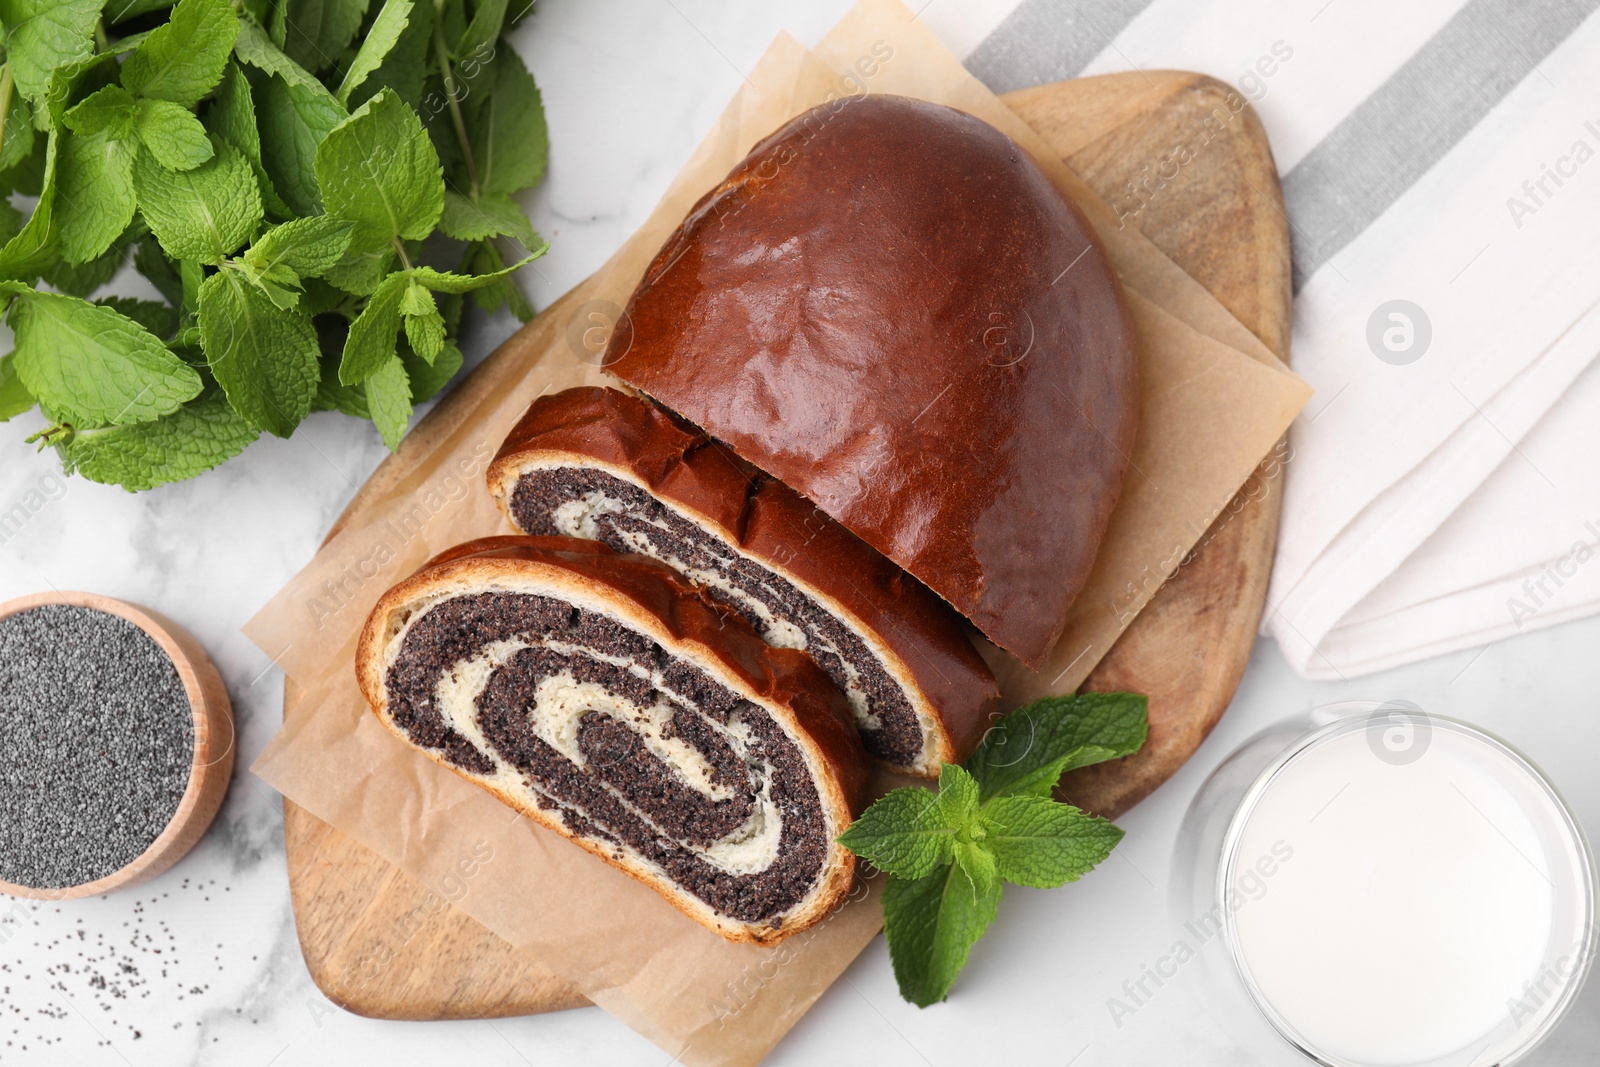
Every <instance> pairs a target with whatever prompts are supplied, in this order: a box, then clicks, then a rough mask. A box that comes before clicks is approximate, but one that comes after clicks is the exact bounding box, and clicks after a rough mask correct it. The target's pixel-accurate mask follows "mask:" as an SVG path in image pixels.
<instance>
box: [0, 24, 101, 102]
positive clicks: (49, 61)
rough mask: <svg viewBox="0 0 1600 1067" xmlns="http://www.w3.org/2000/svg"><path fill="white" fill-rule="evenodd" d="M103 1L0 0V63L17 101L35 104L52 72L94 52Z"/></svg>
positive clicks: (43, 91)
mask: <svg viewBox="0 0 1600 1067" xmlns="http://www.w3.org/2000/svg"><path fill="white" fill-rule="evenodd" d="M102 2H103V0H0V23H4V28H5V35H6V61H7V63H9V64H10V67H11V75H12V77H13V78H14V79H16V83H17V89H18V90H19V91H21V93H22V95H23V96H25V97H27V98H28V99H29V100H31V101H33V102H34V103H35V104H37V103H38V102H39V101H40V100H41V99H42V98H43V97H44V93H45V90H46V89H48V88H49V86H50V75H51V74H52V73H53V72H54V71H55V69H56V68H57V67H60V66H64V65H66V64H68V63H72V62H74V61H76V60H82V59H87V58H89V57H90V55H91V54H92V53H93V51H94V23H95V20H96V19H97V18H99V17H100V5H101V3H102Z"/></svg>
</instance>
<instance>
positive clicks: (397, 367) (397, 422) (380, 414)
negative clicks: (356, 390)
mask: <svg viewBox="0 0 1600 1067" xmlns="http://www.w3.org/2000/svg"><path fill="white" fill-rule="evenodd" d="M362 384H363V385H364V386H365V387H366V391H367V410H368V411H370V412H371V413H372V421H373V422H374V423H375V424H376V425H377V427H378V432H379V433H381V434H383V443H384V444H386V445H388V446H389V451H391V452H393V451H395V450H396V449H398V448H399V447H400V439H401V438H402V437H404V436H405V435H406V427H407V426H408V425H409V424H410V422H411V379H410V378H409V377H408V376H407V375H406V368H405V364H404V363H402V362H401V361H400V357H399V356H390V357H389V361H388V362H387V363H385V364H384V365H383V366H381V367H379V368H378V369H377V370H376V371H374V372H373V373H372V374H371V375H369V376H368V377H367V379H366V381H365V382H364V383H362Z"/></svg>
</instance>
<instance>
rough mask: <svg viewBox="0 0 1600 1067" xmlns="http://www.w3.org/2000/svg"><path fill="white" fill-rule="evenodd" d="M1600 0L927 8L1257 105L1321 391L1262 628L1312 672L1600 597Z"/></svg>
mask: <svg viewBox="0 0 1600 1067" xmlns="http://www.w3.org/2000/svg"><path fill="white" fill-rule="evenodd" d="M913 6H914V7H915V6H916V4H915V0H913ZM1597 7H1600V0H1541V2H1540V3H1526V2H1523V0H1466V2H1462V0H1416V2H1413V3H1407V4H1378V3H1375V2H1372V0H1304V2H1290V3H1284V2H1282V0H1021V2H1020V3H1018V2H1016V0H977V2H975V3H969V4H958V3H955V2H954V0H935V2H934V3H932V4H930V5H928V7H927V8H925V9H924V12H923V14H922V17H923V18H924V19H925V20H926V21H927V22H928V23H929V24H930V25H931V26H932V27H933V28H934V29H935V31H936V32H938V33H940V35H941V36H943V37H944V38H945V40H946V43H948V44H949V45H950V46H951V47H952V48H954V49H955V50H956V51H957V53H958V54H961V55H964V56H965V58H966V63H967V65H968V67H969V68H971V69H972V70H973V71H974V73H976V74H977V75H978V76H979V77H980V78H982V79H983V80H984V81H986V82H987V83H988V84H989V85H990V86H991V87H992V88H994V89H996V90H1000V91H1006V90H1010V89H1015V88H1020V87H1023V86H1027V85H1035V84H1039V83H1042V82H1048V81H1057V80H1060V79H1063V78H1069V77H1075V76H1078V75H1086V74H1100V73H1107V72H1111V71H1119V70H1133V69H1152V68H1183V69H1192V70H1200V71H1205V72H1207V73H1210V74H1213V75H1215V76H1217V77H1219V78H1221V79H1223V80H1225V81H1228V82H1230V83H1232V84H1233V85H1235V86H1236V87H1237V88H1238V89H1239V91H1240V92H1241V93H1242V94H1243V95H1244V96H1246V97H1247V98H1249V99H1250V100H1251V101H1252V102H1253V103H1254V105H1255V107H1256V110H1257V111H1258V112H1259V113H1260V115H1261V118H1262V121H1263V123H1264V124H1265V126H1266V128H1267V131H1268V134H1269V135H1270V137H1271V140H1272V145H1273V151H1274V153H1275V156H1276V159H1277V162H1278V167H1279V171H1280V173H1281V175H1282V178H1283V189H1284V198H1285V202H1286V205H1287V211H1288V216H1289V224H1290V229H1291V235H1292V238H1293V243H1294V255H1295V263H1294V278H1295V330H1294V341H1293V343H1294V354H1293V362H1294V367H1295V370H1296V371H1298V372H1299V373H1300V374H1301V375H1302V376H1303V377H1305V378H1306V379H1307V380H1309V381H1310V382H1311V383H1312V384H1313V385H1314V386H1315V387H1316V389H1317V396H1316V398H1314V399H1313V401H1312V402H1311V404H1310V405H1309V406H1308V408H1307V410H1306V412H1305V413H1304V414H1303V415H1302V416H1301V417H1300V419H1299V421H1298V422H1296V424H1295V426H1294V428H1293V430H1292V432H1291V444H1292V446H1293V460H1292V462H1291V463H1290V465H1289V473H1288V478H1287V484H1286V486H1285V498H1284V511H1283V525H1282V530H1281V533H1280V536H1279V547H1278V558H1277V564H1276V567H1275V570H1274V574H1273V581H1272V586H1271V589H1270V591H1269V594H1268V610H1267V615H1266V618H1265V620H1264V629H1266V630H1267V631H1268V632H1270V633H1271V634H1272V635H1273V636H1274V637H1276V638H1277V640H1278V642H1279V644H1280V645H1281V646H1282V648H1283V651H1284V655H1285V656H1286V657H1287V658H1288V660H1289V662H1290V663H1291V665H1293V666H1294V668H1295V669H1296V670H1297V671H1299V672H1300V673H1302V674H1304V675H1306V676H1308V677H1315V678H1339V677H1351V676H1354V675H1357V674H1361V673H1365V672H1368V671H1373V670H1377V669H1380V668H1384V667H1390V666H1395V665H1398V664H1401V663H1405V662H1409V661H1412V660H1417V659H1421V658H1423V657H1425V656H1431V655H1435V654H1438V653H1441V652H1446V651H1451V650H1454V649H1459V648H1467V647H1472V646H1476V645H1480V644H1483V643H1486V642H1488V641H1491V640H1495V639H1498V638H1501V637H1505V636H1509V635H1511V634H1515V633H1518V632H1521V631H1526V630H1530V629H1533V628H1536V627H1541V626H1547V625H1550V624H1552V623H1556V622H1559V621H1562V620H1564V619H1568V618H1573V617H1577V616H1580V615H1584V614H1590V613H1593V612H1595V611H1596V610H1600V562H1596V559H1597V557H1600V448H1597V446H1600V366H1596V365H1594V364H1595V362H1596V361H1595V356H1596V354H1597V353H1600V17H1596V14H1595V11H1596V8H1597Z"/></svg>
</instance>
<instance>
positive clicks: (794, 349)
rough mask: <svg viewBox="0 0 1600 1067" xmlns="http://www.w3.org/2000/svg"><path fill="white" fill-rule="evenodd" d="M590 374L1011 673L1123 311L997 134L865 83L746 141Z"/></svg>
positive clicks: (1101, 492)
mask: <svg viewBox="0 0 1600 1067" xmlns="http://www.w3.org/2000/svg"><path fill="white" fill-rule="evenodd" d="M606 362H607V365H608V366H609V368H610V370H611V371H612V373H614V374H616V375H617V376H618V377H619V378H621V379H623V380H624V381H626V382H629V383H630V384H632V385H634V386H636V387H637V388H639V389H640V390H642V391H643V392H645V393H647V394H649V395H650V396H652V397H654V398H655V399H657V400H659V401H660V402H662V403H663V404H665V405H666V406H667V407H669V408H671V409H673V410H674V411H676V412H678V413H680V414H681V415H683V416H684V417H686V418H688V419H689V420H690V421H692V422H693V423H695V424H696V425H698V426H700V427H702V428H704V430H705V431H706V432H707V433H709V434H710V435H711V436H713V437H715V438H717V439H719V440H722V441H726V442H727V443H728V444H730V445H731V446H732V447H733V449H734V450H735V451H736V452H738V453H739V455H741V456H742V457H744V458H745V459H747V460H749V461H751V462H753V463H755V464H756V465H757V466H758V467H760V468H761V469H763V470H765V471H767V472H768V473H770V474H772V475H774V476H775V477H777V478H779V479H781V480H782V481H784V482H787V483H788V484H789V485H791V486H793V487H794V488H795V489H797V490H799V491H800V492H801V493H802V494H804V495H805V496H807V497H809V498H810V499H811V500H813V501H815V502H816V503H817V504H818V505H819V506H820V507H821V508H822V509H823V510H824V511H826V512H827V513H828V514H830V515H832V516H833V517H834V518H836V519H838V520H839V521H840V522H842V523H843V524H844V525H845V526H846V527H848V528H849V529H850V530H851V531H853V532H854V533H856V534H858V535H859V536H861V537H862V538H863V539H864V540H865V541H866V542H867V543H868V544H870V545H872V546H873V547H874V548H876V549H878V550H879V551H880V552H882V553H883V554H885V555H886V556H888V557H889V558H890V559H892V560H894V561H895V562H896V563H898V564H900V565H901V566H902V567H904V568H905V569H906V570H908V571H910V572H911V573H912V574H914V575H916V576H917V577H918V578H920V579H921V580H922V581H923V582H924V583H926V584H927V585H928V586H929V587H930V588H932V589H933V591H934V592H936V593H938V594H939V595H941V596H943V597H944V598H945V599H946V600H948V601H949V602H950V603H951V604H953V605H954V606H955V607H956V608H957V610H959V611H960V612H961V613H962V614H964V615H966V616H967V617H968V618H969V619H971V620H972V621H973V623H974V624H975V625H977V627H978V628H979V629H980V630H982V631H983V632H984V633H985V634H986V635H988V637H989V638H990V639H992V640H993V641H994V642H995V643H996V644H998V645H1000V646H1001V647H1002V648H1005V649H1007V650H1008V651H1010V652H1012V653H1014V654H1015V655H1017V656H1018V657H1020V658H1021V659H1022V660H1024V661H1025V662H1027V663H1029V664H1030V665H1037V664H1038V663H1039V662H1040V661H1041V660H1042V659H1043V658H1044V656H1045V654H1046V653H1047V652H1048V651H1049V650H1050V648H1051V647H1052V646H1053V645H1054V643H1055V641H1056V639H1057V638H1058V637H1059V636H1060V634H1061V629H1062V627H1063V625H1064V624H1065V619H1066V612H1067V609H1068V607H1069V606H1070V605H1071V603H1072V601H1073V599H1074V598H1075V597H1076V596H1077V595H1078V592H1079V590H1081V589H1082V587H1083V584H1084V581H1085V580H1086V578H1087V576H1088V573H1089V568H1090V565H1091V564H1092V563H1093V561H1094V556H1095V553H1096V551H1097V550H1098V548H1099V544H1100V539H1101V537H1102V536H1103V535H1104V533H1105V528H1106V524H1107V522H1108V521H1109V519H1110V516H1111V510H1112V508H1113V507H1114V506H1115V504H1116V499H1117V495H1118V492H1119V491H1120V488H1121V484H1122V475H1123V470H1124V467H1125V466H1126V464H1127V457H1128V455H1129V454H1130V453H1131V451H1132V446H1133V436H1134V430H1135V424H1136V420H1137V404H1138V383H1137V361H1136V353H1135V340H1134V332H1133V325H1132V322H1131V320H1130V318H1129V316H1128V312H1127V308H1126V305H1125V303H1124V301H1123V297H1122V294H1121V290H1120V287H1119V284H1118V282H1117V278H1116V275H1115V273H1114V272H1113V271H1112V268H1111V266H1110V263H1109V261H1108V260H1107V258H1106V255H1105V252H1104V251H1103V249H1102V248H1101V247H1100V245H1099V243H1098V241H1097V240H1096V239H1095V237H1094V234H1093V231H1092V229H1091V228H1090V226H1089V224H1088V223H1087V222H1086V221H1085V219H1084V218H1083V216H1082V215H1081V214H1080V213H1079V212H1078V210H1077V209H1076V208H1075V207H1074V206H1072V205H1071V204H1069V203H1067V202H1066V201H1065V200H1064V199H1063V198H1062V197H1061V195H1060V194H1059V193H1058V192H1057V191H1056V189H1055V187H1054V186H1052V185H1051V184H1050V181H1049V179H1048V178H1047V177H1045V175H1044V173H1043V172H1042V171H1041V170H1040V169H1039V168H1038V166H1037V165H1036V164H1035V163H1034V162H1033V160H1032V159H1030V158H1029V157H1028V155H1027V153H1026V152H1024V151H1023V150H1022V149H1021V148H1020V147H1018V146H1017V145H1016V144H1015V143H1014V142H1013V141H1011V140H1010V139H1009V138H1007V137H1006V136H1005V135H1004V134H1002V133H1000V132H999V131H998V130H996V129H994V128H993V127H991V126H989V125H987V124H986V123H984V122H981V121H979V120H978V119H975V118H973V117H971V116H969V115H966V114H963V113H961V112H959V111H955V110H953V109H951V108H947V107H942V106H940V105H936V104H929V103H925V102H922V101H917V100H910V99H906V98H904V97H895V96H882V95H873V96H865V97H855V98H847V99H846V100H841V101H836V102H834V103H832V104H824V105H822V106H821V107H818V108H814V109H812V110H811V111H808V112H806V113H805V114H803V115H801V116H799V117H798V118H796V119H794V120H792V121H791V122H789V123H788V124H787V125H785V126H784V127H783V128H781V129H779V130H778V131H777V132H776V133H774V134H773V135H772V136H770V137H768V138H767V139H766V140H765V141H763V142H761V143H760V144H759V145H757V146H756V147H755V149H754V150H753V151H752V152H751V153H750V155H749V156H748V157H746V159H745V160H744V161H743V162H742V163H740V164H739V166H738V167H736V168H734V170H733V172H732V173H731V174H730V175H729V176H728V177H727V178H726V179H725V180H724V181H723V182H722V183H721V184H720V185H718V186H717V187H716V188H714V189H713V190H711V192H709V193H708V194H707V195H706V196H705V197H704V198H703V199H702V200H701V201H700V203H699V204H697V205H696V206H695V208H694V210H693V211H691V212H690V214H689V216H688V218H686V219H685V220H684V222H683V225H682V226H681V227H680V228H679V229H678V230H677V231H676V232H675V233H674V234H673V235H672V236H671V237H670V238H668V240H667V242H666V245H665V246H664V247H663V248H662V250H661V252H660V253H658V255H657V256H656V259H655V261H654V262H653V263H652V264H651V265H650V268H649V270H648V271H647V272H646V274H645V277H644V280H643V281H642V282H641V283H640V284H639V288H638V289H637V290H636V291H635V293H634V295H633V298H632V300H631V301H630V303H629V306H628V309H627V314H626V315H625V316H624V317H623V319H622V321H621V322H619V324H618V328H617V329H616V331H614V334H613V336H612V340H611V344H610V347H609V348H608V350H607V353H606Z"/></svg>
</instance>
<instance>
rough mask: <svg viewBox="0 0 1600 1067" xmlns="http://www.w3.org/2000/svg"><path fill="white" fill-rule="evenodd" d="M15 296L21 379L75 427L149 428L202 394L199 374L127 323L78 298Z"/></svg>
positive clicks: (14, 320) (145, 332)
mask: <svg viewBox="0 0 1600 1067" xmlns="http://www.w3.org/2000/svg"><path fill="white" fill-rule="evenodd" d="M11 291H12V292H14V293H15V294H16V299H15V300H14V301H13V302H12V304H11V313H10V316H9V318H8V321H9V322H10V324H11V328H12V330H14V331H16V335H17V338H16V345H17V347H16V353H15V356H14V358H15V360H16V371H17V376H18V377H19V378H21V380H22V384H23V385H24V386H25V387H26V388H27V390H28V392H29V393H31V394H33V395H34V396H36V397H38V398H39V400H40V402H41V403H43V404H44V405H46V406H47V407H48V408H50V410H51V411H52V412H54V413H55V414H56V415H57V416H58V417H60V418H62V419H65V420H66V421H69V422H71V423H72V424H73V425H74V426H76V427H78V428H92V427H99V426H109V425H122V424H127V423H134V422H147V421H149V420H151V419H156V418H160V417H161V416H162V415H167V414H170V413H172V412H173V411H175V410H177V408H178V405H180V404H182V403H183V402H184V401H185V400H191V399H193V398H194V397H195V396H197V395H199V393H200V387H201V382H200V375H199V374H197V373H196V372H195V370H194V368H193V367H190V366H189V365H188V364H186V363H184V362H183V360H181V359H179V358H178V357H177V356H174V355H173V354H172V353H171V352H169V351H167V346H166V345H164V344H162V343H161V341H160V340H159V339H158V338H157V337H156V336H155V335H154V334H152V333H150V331H149V330H146V329H145V328H144V327H143V326H140V325H139V324H138V323H136V322H134V321H133V320H132V319H129V318H128V317H127V316H125V315H121V314H118V313H117V312H116V311H114V310H112V309H111V308H108V307H100V306H98V305H95V304H91V303H89V302H87V301H85V300H81V299H79V298H78V297H74V296H61V295H59V294H57V293H38V292H33V291H32V290H29V289H26V288H23V287H21V286H17V285H15V284H13V286H12V287H11Z"/></svg>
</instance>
